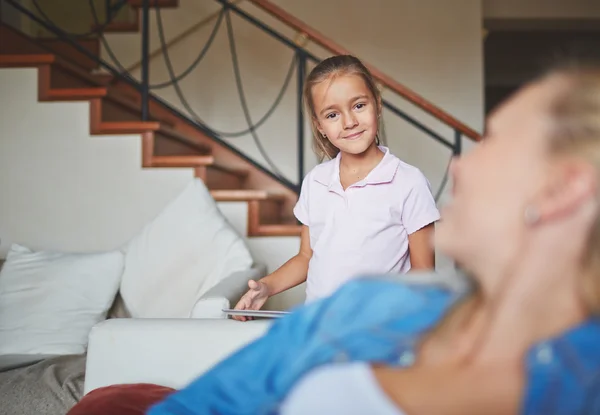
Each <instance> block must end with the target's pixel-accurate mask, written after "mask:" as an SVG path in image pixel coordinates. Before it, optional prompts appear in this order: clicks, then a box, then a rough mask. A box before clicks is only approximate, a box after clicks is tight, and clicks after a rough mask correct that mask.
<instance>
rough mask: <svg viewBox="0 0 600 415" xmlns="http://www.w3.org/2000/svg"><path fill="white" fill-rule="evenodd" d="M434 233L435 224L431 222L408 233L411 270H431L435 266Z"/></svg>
mask: <svg viewBox="0 0 600 415" xmlns="http://www.w3.org/2000/svg"><path fill="white" fill-rule="evenodd" d="M434 233H435V224H434V223H430V224H429V225H427V226H425V227H423V228H421V229H419V230H418V231H416V232H413V233H412V234H410V235H408V252H409V255H410V266H411V270H429V269H434V268H435V252H434V249H433V236H434Z"/></svg>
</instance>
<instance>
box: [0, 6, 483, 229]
mask: <svg viewBox="0 0 600 415" xmlns="http://www.w3.org/2000/svg"><path fill="white" fill-rule="evenodd" d="M150 1H151V4H152V7H159V8H173V7H177V6H178V0H150ZM217 1H218V2H219V3H221V4H223V5H224V6H225V7H229V8H231V9H233V10H235V9H236V6H235V5H234V3H228V2H226V1H221V0H217ZM248 1H250V2H251V3H253V4H254V5H255V6H256V7H259V8H261V9H262V10H263V11H265V12H267V13H268V14H270V15H272V16H274V17H275V18H277V19H279V20H281V21H282V22H283V23H285V24H286V25H287V26H288V27H291V28H293V29H294V30H296V31H297V32H299V33H300V34H301V35H302V36H304V37H305V38H307V39H308V40H310V41H313V42H314V43H316V44H318V45H319V46H321V47H323V48H325V49H327V50H329V51H330V52H332V53H334V54H345V53H349V51H347V50H346V49H344V48H342V47H341V46H339V45H337V44H335V43H334V42H332V41H331V40H329V39H327V38H326V37H325V36H323V35H322V34H320V33H318V32H316V31H315V30H313V29H312V28H310V27H308V26H307V25H305V24H304V23H303V22H301V21H299V20H298V19H296V18H295V17H294V16H291V15H289V14H287V13H286V12H285V11H283V10H282V9H280V8H278V7H277V6H275V5H273V4H272V3H270V2H269V1H267V0H248ZM143 4H144V2H143V0H127V5H126V6H125V7H129V8H131V11H132V15H133V16H135V18H134V19H133V20H132V21H125V22H123V21H119V22H113V23H110V24H108V25H106V26H105V27H104V30H105V31H106V32H113V33H114V32H123V33H124V32H137V31H139V30H140V29H141V28H140V26H141V24H140V21H141V18H140V16H141V14H142V13H141V7H142V6H143ZM77 44H78V47H74V46H73V45H71V44H69V43H67V42H65V41H62V40H59V39H56V38H52V39H32V38H29V37H27V36H26V35H24V34H22V33H20V32H18V31H16V30H14V29H12V28H11V27H9V26H7V25H3V24H2V25H0V68H2V67H23V68H25V67H35V68H37V70H38V77H39V83H38V85H39V91H38V95H39V100H40V101H87V102H89V107H90V132H91V133H92V134H95V135H107V134H139V135H141V137H142V140H141V145H142V154H143V156H142V166H143V167H144V168H187V169H189V168H192V169H194V172H195V175H196V177H199V178H201V179H202V180H203V181H204V182H205V183H206V184H207V187H208V188H209V189H210V191H211V193H212V195H213V197H214V198H215V200H217V201H219V202H245V203H246V204H247V209H248V227H247V229H248V230H247V232H248V236H250V237H262V236H297V235H299V234H300V226H299V225H298V223H297V221H296V220H295V218H294V216H293V213H292V208H293V206H294V204H295V202H296V200H297V192H298V188H297V186H295V185H293V184H291V183H288V182H286V181H285V180H282V179H280V178H278V177H276V176H275V175H274V174H272V173H270V172H269V171H267V170H265V169H264V168H262V167H261V166H259V165H257V164H256V163H255V162H253V161H252V160H251V159H249V158H248V157H247V156H245V155H244V154H242V153H241V152H240V151H238V150H236V149H235V148H234V147H232V146H230V145H228V144H227V143H225V142H223V141H221V140H216V139H215V138H214V136H211V134H210V132H209V131H208V130H203V129H202V128H199V126H198V125H197V124H195V123H194V122H192V121H190V120H188V119H185V118H184V117H181V116H179V115H178V114H175V113H174V112H173V111H172V110H171V109H170V108H169V107H168V106H166V105H164V103H163V102H162V101H161V100H160V99H157V98H156V97H152V96H151V97H150V100H149V120H148V121H141V119H142V117H141V115H142V114H141V103H142V95H141V93H140V92H139V91H138V90H137V89H136V88H134V87H133V86H131V85H128V84H127V83H125V82H122V81H118V80H116V79H115V77H114V76H112V75H110V74H106V73H102V72H100V71H99V69H100V68H99V65H98V63H97V62H96V61H95V60H93V59H90V58H89V57H88V56H86V55H85V54H84V53H82V51H81V50H80V49H85V50H87V51H90V52H92V53H93V54H94V55H95V56H99V54H100V41H99V39H98V38H93V37H89V38H85V39H79V40H78V41H77ZM305 56H306V57H310V56H309V54H308V52H306V54H305ZM370 69H371V71H372V72H373V75H374V76H375V78H376V79H377V80H378V81H379V82H380V83H381V85H382V86H383V87H385V88H388V89H389V90H391V91H393V92H394V93H396V94H398V95H400V96H401V97H403V98H404V99H406V100H408V101H410V102H411V103H412V104H414V105H416V106H417V107H419V108H421V109H422V110H424V111H425V112H427V113H429V114H430V115H432V116H434V117H435V118H437V119H438V120H440V121H442V122H443V123H444V124H446V125H448V126H450V127H451V128H452V129H453V130H454V132H455V142H454V144H452V143H451V142H450V141H448V140H445V139H444V138H443V137H440V136H439V135H436V134H435V133H433V132H432V131H431V130H428V129H427V127H424V126H422V124H419V123H418V122H417V121H415V120H411V119H410V117H408V116H407V115H406V114H401V112H400V110H397V109H395V108H394V107H391V106H388V107H387V108H388V109H391V110H392V112H394V113H396V114H397V115H400V116H402V117H403V118H404V119H406V120H407V121H409V122H410V123H412V124H413V125H415V126H416V127H417V128H420V129H421V130H422V131H425V132H426V133H428V134H430V135H431V136H432V137H433V138H434V139H436V140H437V141H439V142H441V143H442V144H443V145H445V146H446V147H448V148H451V149H452V150H453V151H454V152H455V153H456V152H460V138H461V136H466V137H468V138H471V139H473V140H479V134H478V133H477V132H476V131H474V130H472V129H471V128H470V127H468V126H466V125H464V124H463V123H461V122H460V121H458V120H456V119H455V118H454V117H452V116H451V115H449V114H448V113H446V112H444V111H443V110H441V109H439V108H437V107H436V106H435V105H433V104H431V103H430V102H428V101H427V100H426V99H424V98H423V97H421V96H419V95H417V94H416V93H414V92H413V91H411V90H410V89H408V88H406V87H405V86H403V85H401V84H400V83H398V82H396V81H395V80H393V79H392V78H390V77H389V76H387V75H385V74H383V73H382V72H380V71H378V70H377V69H376V68H372V67H371V68H370ZM385 104H386V103H385V102H384V105H385Z"/></svg>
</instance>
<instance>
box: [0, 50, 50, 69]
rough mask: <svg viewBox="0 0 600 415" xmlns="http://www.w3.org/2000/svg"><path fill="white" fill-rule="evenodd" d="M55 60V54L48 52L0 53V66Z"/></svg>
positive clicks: (31, 64) (33, 63) (30, 64)
mask: <svg viewBox="0 0 600 415" xmlns="http://www.w3.org/2000/svg"><path fill="white" fill-rule="evenodd" d="M55 61H56V56H55V55H52V54H50V53H47V54H46V53H40V54H26V53H24V54H2V55H0V66H13V65H18V66H36V65H45V64H50V63H54V62H55Z"/></svg>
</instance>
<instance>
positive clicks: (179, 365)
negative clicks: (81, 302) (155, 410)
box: [84, 318, 271, 394]
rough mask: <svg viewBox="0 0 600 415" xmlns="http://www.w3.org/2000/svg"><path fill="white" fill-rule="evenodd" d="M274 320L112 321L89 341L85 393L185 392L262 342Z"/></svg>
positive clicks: (99, 329)
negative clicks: (145, 388)
mask: <svg viewBox="0 0 600 415" xmlns="http://www.w3.org/2000/svg"><path fill="white" fill-rule="evenodd" d="M270 323H271V320H255V321H247V322H240V321H235V320H230V319H217V320H204V319H200V320H194V319H129V318H125V319H112V320H106V321H104V322H102V323H99V324H97V325H96V326H94V328H93V329H92V331H91V332H90V336H89V344H88V353H87V362H86V375H85V387H84V393H86V394H87V393H89V392H91V391H92V390H94V389H97V388H100V387H103V386H109V385H118V384H130V383H154V384H158V385H163V386H168V387H172V388H181V387H183V386H185V385H186V384H188V383H189V382H190V381H192V380H193V379H195V378H196V377H197V376H199V375H201V374H202V373H204V372H205V371H206V370H208V369H210V368H211V367H212V366H213V365H214V364H215V363H217V362H219V361H220V360H221V359H223V358H225V357H227V356H228V355H229V354H230V353H232V352H234V351H235V350H237V349H238V348H240V347H242V346H244V345H246V344H248V343H249V342H251V341H252V340H254V339H256V338H257V337H260V336H261V335H262V334H263V333H264V332H265V331H266V330H267V328H268V326H269V325H270Z"/></svg>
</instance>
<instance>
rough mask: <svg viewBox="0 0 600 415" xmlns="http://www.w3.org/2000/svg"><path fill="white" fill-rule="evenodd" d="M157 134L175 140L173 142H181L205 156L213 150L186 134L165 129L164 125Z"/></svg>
mask: <svg viewBox="0 0 600 415" xmlns="http://www.w3.org/2000/svg"><path fill="white" fill-rule="evenodd" d="M157 133H158V134H160V135H162V136H165V137H167V138H169V139H173V140H176V141H179V142H180V143H183V144H186V145H188V146H190V147H192V148H194V149H195V150H197V151H198V152H200V153H203V154H210V153H211V150H212V149H211V148H210V147H209V146H207V145H206V144H202V143H199V142H198V141H196V140H194V139H193V138H191V137H189V136H187V135H185V134H181V133H180V132H178V131H176V130H174V129H172V128H168V127H165V126H164V125H162V126H161V129H160V130H159V131H157Z"/></svg>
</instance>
